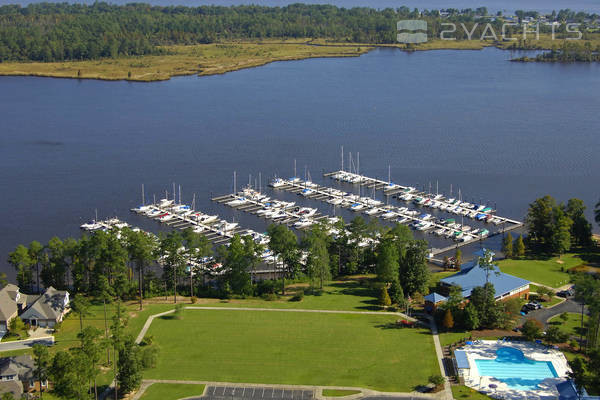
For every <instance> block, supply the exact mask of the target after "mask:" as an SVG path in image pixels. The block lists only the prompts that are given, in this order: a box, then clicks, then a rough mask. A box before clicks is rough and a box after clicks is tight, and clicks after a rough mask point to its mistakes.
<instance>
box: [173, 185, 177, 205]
mask: <svg viewBox="0 0 600 400" xmlns="http://www.w3.org/2000/svg"><path fill="white" fill-rule="evenodd" d="M173 203H177V192H176V191H175V182H173Z"/></svg>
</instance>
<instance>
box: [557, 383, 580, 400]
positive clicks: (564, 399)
mask: <svg viewBox="0 0 600 400" xmlns="http://www.w3.org/2000/svg"><path fill="white" fill-rule="evenodd" d="M556 390H558V394H559V397H558V398H559V399H560V400H577V399H578V398H579V396H578V395H577V389H575V385H573V382H572V381H570V380H568V381H564V382H561V383H558V384H556Z"/></svg>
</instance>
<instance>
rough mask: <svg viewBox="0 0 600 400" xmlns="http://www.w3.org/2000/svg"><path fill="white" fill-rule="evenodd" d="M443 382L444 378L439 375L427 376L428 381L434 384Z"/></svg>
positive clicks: (437, 384)
mask: <svg viewBox="0 0 600 400" xmlns="http://www.w3.org/2000/svg"><path fill="white" fill-rule="evenodd" d="M444 382H446V379H444V377H443V376H441V375H431V376H430V377H429V383H432V384H434V385H435V386H439V385H442V384H443V383H444Z"/></svg>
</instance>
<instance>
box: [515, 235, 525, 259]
mask: <svg viewBox="0 0 600 400" xmlns="http://www.w3.org/2000/svg"><path fill="white" fill-rule="evenodd" d="M514 248H515V251H514V253H515V256H516V257H517V258H523V257H525V242H523V235H519V237H518V238H517V240H516V241H515V246H514Z"/></svg>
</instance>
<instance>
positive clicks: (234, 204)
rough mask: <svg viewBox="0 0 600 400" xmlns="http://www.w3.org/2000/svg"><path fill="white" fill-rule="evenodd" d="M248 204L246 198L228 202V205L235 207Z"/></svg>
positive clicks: (237, 198)
mask: <svg viewBox="0 0 600 400" xmlns="http://www.w3.org/2000/svg"><path fill="white" fill-rule="evenodd" d="M247 202H248V199H246V198H245V197H236V198H235V199H234V200H232V201H229V202H227V205H228V206H232V207H235V206H240V205H242V204H244V203H247Z"/></svg>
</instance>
